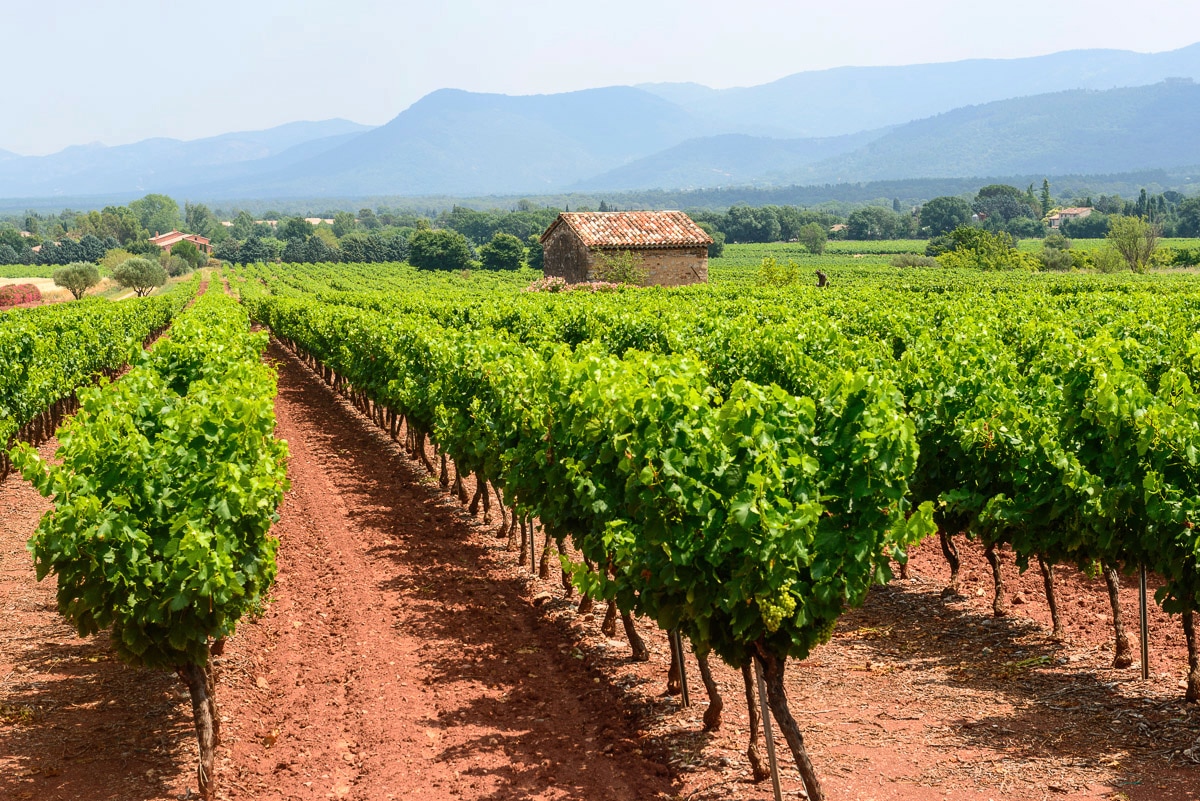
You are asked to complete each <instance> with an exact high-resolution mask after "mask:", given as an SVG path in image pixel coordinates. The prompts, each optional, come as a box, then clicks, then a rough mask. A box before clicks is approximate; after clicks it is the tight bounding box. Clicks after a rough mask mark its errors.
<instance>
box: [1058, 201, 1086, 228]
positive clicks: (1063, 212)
mask: <svg viewBox="0 0 1200 801" xmlns="http://www.w3.org/2000/svg"><path fill="white" fill-rule="evenodd" d="M1093 211H1095V209H1093V208H1092V207H1091V206H1073V207H1071V208H1069V209H1059V210H1058V211H1056V212H1054V213H1053V214H1051V215H1050V216H1049V217H1047V218H1046V221H1047V222H1048V223H1050V227H1051V228H1057V227H1058V226H1060V225H1062V224H1063V221H1064V220H1082V219H1083V218H1084V217H1087V216H1088V215H1089V214H1091V213H1092V212H1093Z"/></svg>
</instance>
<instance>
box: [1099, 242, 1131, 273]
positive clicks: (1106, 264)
mask: <svg viewBox="0 0 1200 801" xmlns="http://www.w3.org/2000/svg"><path fill="white" fill-rule="evenodd" d="M1092 267H1093V268H1095V269H1096V270H1098V271H1100V272H1102V273H1119V272H1121V271H1122V270H1124V269H1125V259H1123V258H1122V257H1121V254H1120V253H1118V252H1117V251H1116V250H1115V249H1114V248H1113V247H1111V246H1109V245H1106V246H1104V247H1102V248H1100V249H1099V250H1096V251H1093V252H1092Z"/></svg>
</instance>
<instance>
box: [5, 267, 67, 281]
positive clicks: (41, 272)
mask: <svg viewBox="0 0 1200 801" xmlns="http://www.w3.org/2000/svg"><path fill="white" fill-rule="evenodd" d="M54 270H55V265H52V264H0V279H5V278H49V277H50V276H51V275H53V274H54ZM8 283H13V282H11V281H10V282H8ZM16 283H23V282H21V281H18V282H16Z"/></svg>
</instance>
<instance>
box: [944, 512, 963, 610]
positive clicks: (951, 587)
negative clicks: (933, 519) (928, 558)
mask: <svg viewBox="0 0 1200 801" xmlns="http://www.w3.org/2000/svg"><path fill="white" fill-rule="evenodd" d="M938 539H939V540H940V541H941V543H942V556H944V557H946V563H947V564H949V565H950V583H949V584H947V585H946V588H945V589H944V590H942V597H943V598H957V597H958V571H959V570H960V569H961V568H962V560H960V559H959V558H958V548H957V547H956V546H955V545H954V539H953V538H952V537H951V536H950V535H949V534H947V533H946V532H945V530H943V529H939V530H938Z"/></svg>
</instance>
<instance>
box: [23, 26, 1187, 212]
mask: <svg viewBox="0 0 1200 801" xmlns="http://www.w3.org/2000/svg"><path fill="white" fill-rule="evenodd" d="M1197 78H1200V44H1196V45H1191V46H1189V47H1186V48H1182V49H1180V50H1175V51H1171V52H1168V53H1156V54H1139V53H1132V52H1127V51H1116V50H1079V51H1068V52H1065V53H1057V54H1052V55H1048V56H1039V57H1034V58H1024V59H1007V60H1000V59H993V60H968V61H959V62H951V63H944V64H922V65H912V66H900V67H869V68H865V67H845V68H839V69H833V70H823V71H815V72H802V73H797V74H795V75H791V76H788V77H786V78H782V79H780V80H778V81H774V82H772V83H768V84H763V85H761V86H753V87H743V88H735V89H721V90H718V89H710V88H708V87H704V86H700V85H698V84H645V85H641V86H614V87H606V88H600V89H586V90H581V91H576V92H567V93H560V94H551V95H526V96H508V95H500V94H481V93H474V92H466V91H462V90H455V89H443V90H438V91H436V92H433V93H431V94H429V95H426V96H425V97H423V98H421V99H420V100H419V101H417V102H416V103H414V104H413V105H412V106H410V107H409V108H407V109H405V110H404V111H402V112H401V113H400V114H398V115H397V116H396V117H395V118H393V119H392V120H391V121H390V122H388V123H386V124H385V125H381V126H378V127H375V128H371V127H368V126H364V125H359V124H356V123H353V122H349V121H347V120H326V121H322V122H297V123H291V124H288V125H283V126H279V127H276V128H271V129H269V130H266V131H254V132H243V133H231V134H225V135H222V136H217V137H210V138H207V139H200V140H194V141H187V142H184V141H179V140H172V139H150V140H145V141H142V142H137V143H134V144H129V145H121V146H116V147H105V146H103V145H99V144H93V145H82V146H75V147H69V148H67V149H65V150H63V151H61V152H59V153H55V154H52V155H49V156H36V157H34V156H29V157H25V156H19V155H16V154H12V153H8V152H5V151H2V150H0V198H45V197H71V196H85V195H86V196H92V197H101V196H106V195H109V196H118V195H121V196H129V195H130V194H134V193H146V192H165V193H168V194H174V195H180V196H183V197H188V198H191V199H205V200H212V201H217V200H236V199H244V198H269V197H274V198H288V197H309V198H318V197H348V196H367V195H393V196H395V195H408V196H421V195H458V196H468V195H487V194H498V195H516V194H531V195H532V194H546V193H551V192H561V191H583V190H613V191H618V190H642V189H690V188H705V187H716V186H734V185H745V186H782V185H788V184H819V183H839V182H861V181H872V180H891V179H901V178H913V177H967V176H984V175H1007V174H1027V173H1028V174H1040V173H1044V174H1046V175H1058V174H1067V173H1076V174H1086V173H1113V172H1119V171H1131V170H1146V169H1166V168H1179V167H1186V166H1190V165H1200V139H1197V138H1196V137H1194V136H1193V135H1191V132H1192V131H1195V130H1196V129H1197V123H1200V86H1197V85H1196V84H1195V83H1193V82H1192V80H1193V79H1197Z"/></svg>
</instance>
